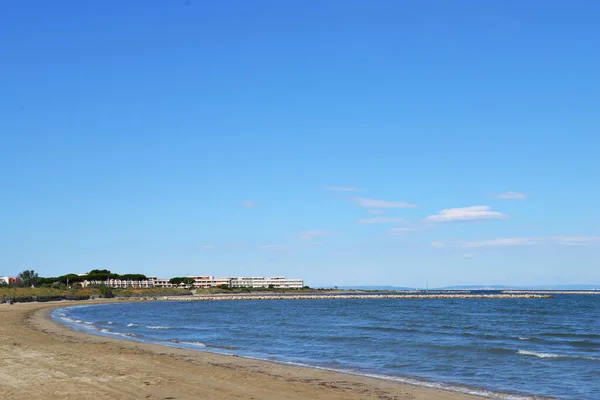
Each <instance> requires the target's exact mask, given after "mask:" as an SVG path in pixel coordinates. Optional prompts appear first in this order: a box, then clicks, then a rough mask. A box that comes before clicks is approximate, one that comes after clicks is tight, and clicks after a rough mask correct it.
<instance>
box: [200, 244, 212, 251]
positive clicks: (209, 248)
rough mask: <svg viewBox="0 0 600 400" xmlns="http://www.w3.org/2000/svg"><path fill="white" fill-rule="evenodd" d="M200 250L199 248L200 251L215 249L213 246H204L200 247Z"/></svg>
mask: <svg viewBox="0 0 600 400" xmlns="http://www.w3.org/2000/svg"><path fill="white" fill-rule="evenodd" d="M200 248H201V249H202V250H214V249H215V246H212V245H205V246H202V247H200Z"/></svg>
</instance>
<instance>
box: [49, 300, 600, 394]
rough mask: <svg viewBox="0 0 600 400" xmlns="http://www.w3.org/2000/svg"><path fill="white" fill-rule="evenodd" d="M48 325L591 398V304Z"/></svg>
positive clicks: (99, 310)
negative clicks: (65, 325) (64, 325)
mask: <svg viewBox="0 0 600 400" xmlns="http://www.w3.org/2000/svg"><path fill="white" fill-rule="evenodd" d="M52 316H53V318H54V319H56V320H58V321H60V322H62V323H64V324H67V325H68V326H70V327H71V328H73V329H75V330H78V331H83V332H88V333H94V334H98V335H104V336H110V337H118V338H122V339H127V340H136V341H140V342H146V343H155V344H162V345H166V346H174V347H181V348H187V349H193V350H198V351H210V352H216V353H224V354H232V355H237V356H240V357H249V358H255V359H262V360H268V361H272V362H278V363H284V364H292V365H302V366H308V367H312V368H319V369H326V370H334V371H341V372H344V373H349V374H357V375H364V376H371V377H376V378H380V379H387V380H393V381H398V382H405V383H410V384H415V385H421V386H429V387H436V388H441V389H447V390H452V391H457V392H464V393H472V394H476V395H480V396H485V397H488V398H495V399H540V398H543V399H546V398H549V399H582V400H583V399H585V400H599V399H600V296H599V295H554V296H553V297H552V298H551V299H458V298H456V299H433V298H432V299H325V300H267V301H264V300H262V301H259V300H247V301H244V300H240V301H154V302H133V303H116V304H104V305H86V306H74V307H67V308H60V309H56V310H54V311H53V313H52Z"/></svg>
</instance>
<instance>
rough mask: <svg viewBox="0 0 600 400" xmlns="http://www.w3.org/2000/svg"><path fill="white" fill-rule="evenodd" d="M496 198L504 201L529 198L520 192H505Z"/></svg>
mask: <svg viewBox="0 0 600 400" xmlns="http://www.w3.org/2000/svg"><path fill="white" fill-rule="evenodd" d="M494 197H496V198H497V199H503V200H525V199H526V198H527V195H526V194H524V193H519V192H505V193H500V194H498V195H496V196H494Z"/></svg>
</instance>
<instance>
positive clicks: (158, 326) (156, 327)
mask: <svg viewBox="0 0 600 400" xmlns="http://www.w3.org/2000/svg"><path fill="white" fill-rule="evenodd" d="M146 328H148V329H171V328H169V327H168V326H162V325H156V326H152V325H151V326H146Z"/></svg>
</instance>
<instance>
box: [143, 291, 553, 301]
mask: <svg viewBox="0 0 600 400" xmlns="http://www.w3.org/2000/svg"><path fill="white" fill-rule="evenodd" d="M549 298H552V295H550V294H525V293H523V294H509V293H497V294H450V293H448V294H439V293H436V294H330V295H327V294H289V295H285V294H255V295H252V294H246V295H238V294H222V295H196V296H163V297H155V298H153V299H156V300H176V301H227V300H229V301H232V300H348V299H363V300H366V299H374V300H378V299H549Z"/></svg>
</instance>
